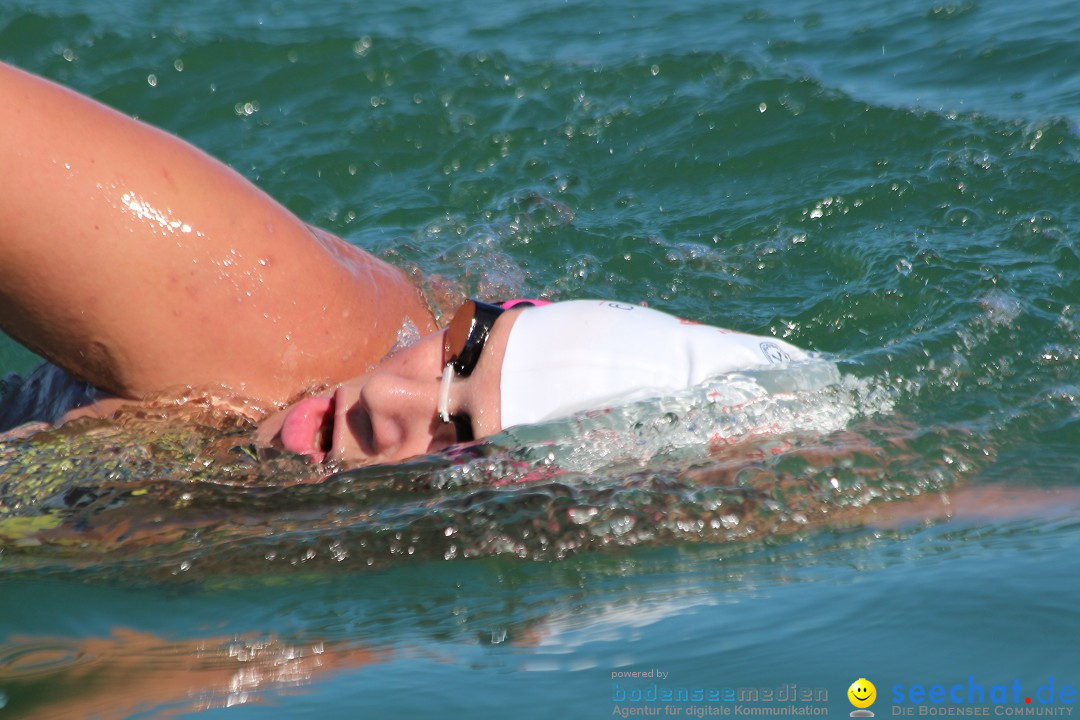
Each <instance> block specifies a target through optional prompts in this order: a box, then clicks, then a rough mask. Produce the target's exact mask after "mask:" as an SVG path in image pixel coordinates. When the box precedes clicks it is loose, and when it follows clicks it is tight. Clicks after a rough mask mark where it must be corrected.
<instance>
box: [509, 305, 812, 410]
mask: <svg viewBox="0 0 1080 720" xmlns="http://www.w3.org/2000/svg"><path fill="white" fill-rule="evenodd" d="M808 358H809V355H808V354H807V353H805V352H804V351H802V350H800V349H799V348H797V347H795V346H793V345H790V344H788V343H786V342H784V341H783V340H777V339H776V338H771V337H757V336H754V335H746V334H743V333H738V332H733V331H731V330H723V329H721V328H716V327H712V326H709V325H700V324H697V323H693V322H689V321H687V320H682V319H680V318H677V317H675V316H673V315H668V314H666V313H662V312H659V311H658V310H651V309H649V308H645V307H640V306H637V305H627V304H624V303H616V302H608V301H606V300H573V301H569V302H560V303H553V304H551V305H546V306H543V307H535V308H529V309H527V310H525V311H524V312H522V313H521V315H520V316H519V317H518V318H517V320H516V321H515V323H514V326H513V327H512V328H511V329H510V337H509V338H508V339H507V344H506V355H505V357H504V358H503V365H502V379H501V383H500V390H501V393H502V401H501V412H502V426H503V427H504V428H506V427H512V426H514V425H523V424H528V423H537V422H543V421H545V420H554V419H555V418H559V417H565V416H567V415H572V414H573V413H576V412H580V411H582V410H589V409H593V408H598V407H602V406H605V405H617V404H620V405H621V404H626V403H629V402H634V401H636V400H643V399H645V398H650V397H657V396H661V395H667V394H671V393H673V392H676V391H678V390H682V389H684V388H688V387H692V386H694V385H697V384H699V383H701V382H703V381H705V380H707V379H708V378H710V377H715V376H717V375H723V374H725V373H730V372H735V371H739V370H746V369H749V368H753V367H761V366H767V365H770V364H776V363H786V362H790V361H800V360H806V359H808Z"/></svg>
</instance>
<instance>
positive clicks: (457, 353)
mask: <svg viewBox="0 0 1080 720" xmlns="http://www.w3.org/2000/svg"><path fill="white" fill-rule="evenodd" d="M503 312H505V311H504V310H503V309H502V308H501V307H499V306H498V305H489V304H488V303H482V302H479V301H478V300H468V301H467V302H465V304H464V305H462V306H461V307H460V308H458V311H457V312H456V313H454V319H453V320H451V321H450V325H449V327H447V328H446V336H445V339H444V340H443V364H444V365H445V364H446V363H450V364H452V365H453V366H454V372H455V373H456V374H457V375H458V376H459V377H469V375H471V374H472V371H473V370H474V369H475V368H476V363H477V362H478V361H479V360H480V352H481V351H482V350H483V349H484V343H486V342H487V339H488V335H490V334H491V327H492V325H494V324H495V320H496V319H497V318H498V317H499V316H500V315H502V314H503Z"/></svg>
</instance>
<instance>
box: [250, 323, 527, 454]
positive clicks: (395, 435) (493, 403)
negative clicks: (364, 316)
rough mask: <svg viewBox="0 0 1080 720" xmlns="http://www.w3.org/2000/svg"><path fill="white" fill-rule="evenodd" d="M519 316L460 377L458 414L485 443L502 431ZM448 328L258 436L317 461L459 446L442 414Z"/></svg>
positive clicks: (453, 402)
mask: <svg viewBox="0 0 1080 720" xmlns="http://www.w3.org/2000/svg"><path fill="white" fill-rule="evenodd" d="M518 312H519V311H509V312H506V313H503V314H502V315H500V316H499V318H498V320H496V322H495V324H494V326H493V327H492V329H491V334H490V336H489V337H488V339H487V342H486V343H485V344H484V348H483V350H482V352H481V353H480V356H479V359H478V360H477V363H476V367H475V369H474V370H473V372H472V374H471V375H469V376H468V377H465V378H461V377H455V378H454V380H453V383H452V385H451V390H450V395H449V411H450V413H451V414H467V415H468V416H469V417H471V419H472V429H473V433H474V434H475V436H476V437H477V438H481V437H486V436H489V435H493V434H495V433H497V432H499V430H501V429H502V425H501V422H500V417H499V404H500V399H501V398H500V395H499V377H500V371H501V369H502V358H503V355H504V354H505V349H506V340H507V337H508V335H509V331H510V327H511V326H512V325H513V322H514V319H515V318H516V316H517V314H518ZM444 336H445V331H440V332H437V333H433V334H431V335H428V336H426V337H425V338H423V339H422V340H420V341H419V342H418V343H416V344H415V345H412V346H411V347H408V348H406V349H405V350H402V351H400V352H398V353H396V354H395V355H393V356H392V357H390V358H388V359H387V360H385V361H383V362H382V363H381V364H380V365H379V366H378V367H377V368H375V370H373V371H372V372H370V373H368V374H367V375H364V376H361V377H358V378H355V379H353V380H349V381H347V382H345V383H343V384H342V385H340V386H338V387H337V388H335V389H334V390H333V391H330V392H328V393H325V394H324V395H321V396H319V397H314V398H308V399H306V400H302V401H300V402H298V403H296V404H294V405H292V406H290V407H288V408H286V409H285V410H282V411H281V412H279V413H277V414H275V415H273V416H271V417H270V418H268V419H267V420H266V421H265V422H264V423H263V424H262V425H261V426H260V427H259V431H258V433H257V435H256V439H257V440H258V441H260V442H262V443H265V444H274V445H279V446H281V447H284V448H285V449H286V450H290V451H292V452H295V453H297V454H299V455H305V456H307V457H310V458H311V459H312V460H315V461H316V462H337V463H343V464H376V463H386V462H394V461H396V460H404V459H406V458H410V457H414V456H416V455H423V454H425V453H430V452H437V451H439V450H442V449H443V448H446V447H448V446H450V445H452V444H454V443H455V442H457V440H458V438H457V433H456V429H455V427H454V425H453V424H452V423H445V422H443V421H442V419H441V418H440V416H439V413H438V404H439V389H440V381H441V379H442V374H443V366H444V353H443V339H444Z"/></svg>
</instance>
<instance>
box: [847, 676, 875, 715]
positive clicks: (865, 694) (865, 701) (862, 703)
mask: <svg viewBox="0 0 1080 720" xmlns="http://www.w3.org/2000/svg"><path fill="white" fill-rule="evenodd" d="M847 696H848V700H850V701H851V704H852V705H854V706H855V707H857V708H868V707H870V706H871V705H873V704H874V700H877V688H875V687H874V683H872V682H870V681H869V680H867V679H866V678H859V679H858V680H856V681H855V682H853V683H851V687H849V688H848V689H847Z"/></svg>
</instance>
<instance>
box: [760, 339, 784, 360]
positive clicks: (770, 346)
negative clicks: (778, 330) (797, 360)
mask: <svg viewBox="0 0 1080 720" xmlns="http://www.w3.org/2000/svg"><path fill="white" fill-rule="evenodd" d="M761 353H762V354H763V355H764V356H765V357H766V358H768V360H769V362H771V363H784V362H790V361H791V358H790V357H788V354H787V353H786V352H784V351H783V350H781V349H780V346H779V345H777V344H776V343H773V342H763V343H761Z"/></svg>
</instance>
